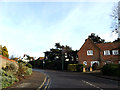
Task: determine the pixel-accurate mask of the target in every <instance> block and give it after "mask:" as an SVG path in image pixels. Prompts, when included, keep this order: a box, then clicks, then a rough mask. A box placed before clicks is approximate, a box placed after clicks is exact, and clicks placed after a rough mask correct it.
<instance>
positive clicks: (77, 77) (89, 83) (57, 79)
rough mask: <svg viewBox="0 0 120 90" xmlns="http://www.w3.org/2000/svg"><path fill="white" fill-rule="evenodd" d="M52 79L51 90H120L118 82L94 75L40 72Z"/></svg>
mask: <svg viewBox="0 0 120 90" xmlns="http://www.w3.org/2000/svg"><path fill="white" fill-rule="evenodd" d="M36 70H37V71H40V72H43V73H45V74H46V75H48V76H49V78H50V83H49V87H48V88H49V89H51V88H52V89H55V88H56V89H57V88H66V89H71V88H72V89H75V88H79V89H80V88H81V89H95V90H106V89H111V90H113V89H115V90H120V87H119V85H120V84H119V83H120V82H118V81H115V80H110V79H105V78H100V77H96V76H92V75H86V74H84V73H81V72H62V71H53V70H39V69H36Z"/></svg>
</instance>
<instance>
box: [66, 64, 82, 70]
mask: <svg viewBox="0 0 120 90" xmlns="http://www.w3.org/2000/svg"><path fill="white" fill-rule="evenodd" d="M83 67H84V66H83V64H68V70H69V71H80V72H82V71H83Z"/></svg>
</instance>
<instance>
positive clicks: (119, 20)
mask: <svg viewBox="0 0 120 90" xmlns="http://www.w3.org/2000/svg"><path fill="white" fill-rule="evenodd" d="M111 16H112V17H113V19H114V20H115V24H114V30H113V32H116V33H118V38H120V1H119V2H118V3H117V5H116V6H114V8H113V13H112V15H111Z"/></svg>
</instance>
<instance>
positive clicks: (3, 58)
mask: <svg viewBox="0 0 120 90" xmlns="http://www.w3.org/2000/svg"><path fill="white" fill-rule="evenodd" d="M0 57H1V58H3V59H6V60H8V61H11V62H17V61H14V60H11V59H8V58H6V57H4V56H2V55H0Z"/></svg>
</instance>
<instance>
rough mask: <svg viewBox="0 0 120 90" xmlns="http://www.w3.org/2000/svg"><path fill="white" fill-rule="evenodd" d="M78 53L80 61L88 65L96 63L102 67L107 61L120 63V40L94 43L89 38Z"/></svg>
mask: <svg viewBox="0 0 120 90" xmlns="http://www.w3.org/2000/svg"><path fill="white" fill-rule="evenodd" d="M77 54H78V60H79V62H80V63H81V64H85V65H86V66H87V67H90V66H92V65H93V64H94V63H98V65H99V66H101V67H102V66H103V65H104V64H106V63H114V64H118V63H119V64H120V42H114V43H94V42H93V41H92V40H91V39H90V38H88V39H86V40H85V43H84V44H83V45H82V47H81V48H80V50H79V51H78V53H77Z"/></svg>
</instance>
